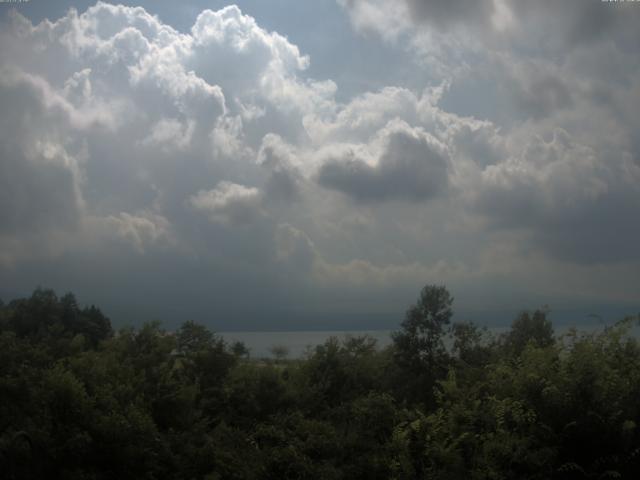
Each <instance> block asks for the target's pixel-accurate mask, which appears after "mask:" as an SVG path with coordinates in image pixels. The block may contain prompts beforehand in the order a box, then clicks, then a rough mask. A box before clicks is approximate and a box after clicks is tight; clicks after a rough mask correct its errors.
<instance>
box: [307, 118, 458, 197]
mask: <svg viewBox="0 0 640 480" xmlns="http://www.w3.org/2000/svg"><path fill="white" fill-rule="evenodd" d="M383 135H384V139H383V140H382V143H383V146H382V149H381V152H380V153H379V156H378V158H377V159H376V160H375V163H373V164H372V165H370V164H369V163H367V161H366V160H363V159H360V158H357V156H355V155H354V154H353V152H351V151H348V150H347V151H346V152H343V156H344V157H346V158H339V159H333V158H331V159H329V160H328V161H327V162H326V163H324V164H323V165H322V166H321V167H320V171H319V172H318V182H319V183H320V184H321V185H322V186H324V187H327V188H331V189H335V190H338V191H341V192H344V193H346V194H347V195H350V196H352V197H354V198H355V199H356V200H359V201H363V202H367V201H384V200H388V199H404V200H409V201H419V200H426V199H429V198H431V197H434V196H436V195H438V194H440V193H442V192H444V191H446V190H447V187H448V183H449V181H448V172H447V170H448V152H447V150H446V148H445V147H444V146H443V145H442V144H440V142H438V141H437V140H436V139H435V138H434V137H433V136H431V135H429V134H427V133H425V132H424V131H420V130H416V129H411V128H410V127H409V126H408V125H406V124H402V123H392V124H390V125H389V126H388V127H386V128H385V129H384V132H383Z"/></svg>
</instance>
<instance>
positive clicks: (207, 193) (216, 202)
mask: <svg viewBox="0 0 640 480" xmlns="http://www.w3.org/2000/svg"><path fill="white" fill-rule="evenodd" d="M190 202H191V205H192V206H193V207H194V208H195V209H197V210H199V211H201V212H204V213H206V214H207V215H208V216H209V218H211V220H213V221H223V222H228V223H230V224H243V223H250V222H251V221H253V220H254V219H255V218H256V217H258V216H259V215H260V192H259V191H258V189H256V188H250V187H245V186H244V185H238V184H236V183H231V182H226V181H224V182H220V183H219V184H218V185H217V186H216V188H214V189H213V190H201V191H200V192H198V193H197V194H196V195H193V196H192V197H191V198H190Z"/></svg>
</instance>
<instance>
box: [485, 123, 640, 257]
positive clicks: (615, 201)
mask: <svg viewBox="0 0 640 480" xmlns="http://www.w3.org/2000/svg"><path fill="white" fill-rule="evenodd" d="M603 155H606V153H605V152H602V151H598V150H596V149H594V148H591V147H588V146H585V145H581V144H579V143H576V142H575V141H574V140H573V139H572V138H571V136H570V135H569V134H568V133H567V132H566V131H564V130H556V131H555V132H554V135H553V138H552V139H551V140H550V141H548V142H547V141H545V140H544V139H542V138H540V137H534V138H533V139H532V140H531V141H530V142H529V143H528V144H527V145H526V146H525V147H524V148H523V149H522V151H521V153H520V155H518V156H516V157H512V158H510V159H509V160H507V161H506V162H503V163H500V164H497V165H492V166H489V167H487V168H486V169H485V170H484V171H483V173H482V183H481V186H480V188H479V190H478V192H477V196H475V197H474V198H473V199H472V202H473V203H474V205H475V208H477V209H478V210H479V211H481V212H482V213H483V214H485V215H486V216H487V217H488V218H489V219H491V221H492V222H495V224H496V225H498V226H500V227H502V228H525V229H529V230H530V231H531V233H532V235H533V241H532V242H531V244H532V245H533V246H536V247H537V248H545V249H548V250H549V251H550V252H551V253H552V254H553V255H555V256H556V257H560V258H563V259H569V260H573V261H578V262H602V261H624V260H630V259H633V260H638V259H639V258H640V257H638V256H637V251H636V249H635V248H634V247H633V246H632V245H631V243H630V242H628V239H630V238H633V237H635V236H637V235H638V233H640V229H639V228H638V226H637V222H634V221H633V220H632V218H633V216H634V213H633V211H634V210H635V207H634V205H637V204H638V202H639V201H640V189H639V188H638V182H639V181H640V166H638V165H637V164H636V163H635V162H634V161H633V160H632V158H631V157H630V155H628V154H622V155H619V156H614V157H608V158H607V157H605V158H602V156H603Z"/></svg>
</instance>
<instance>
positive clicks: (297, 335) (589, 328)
mask: <svg viewBox="0 0 640 480" xmlns="http://www.w3.org/2000/svg"><path fill="white" fill-rule="evenodd" d="M554 328H555V333H556V336H558V335H562V334H563V333H566V332H567V331H568V330H569V328H571V326H569V325H558V326H555V327H554ZM576 328H577V329H578V330H579V331H583V332H594V331H596V330H601V329H603V328H604V325H602V324H590V325H580V326H577V327H576ZM488 330H489V332H491V333H492V334H496V335H498V334H500V333H503V332H506V331H507V330H509V327H490V328H489V329H488ZM638 330H639V329H638V327H637V326H636V327H635V328H634V329H633V333H634V334H635V335H638V334H639V333H640V332H639V331H638ZM393 331H394V330H355V331H342V330H327V331H289V332H219V335H222V336H223V337H224V339H225V340H226V341H227V342H229V343H230V342H233V341H241V342H243V343H244V344H245V345H246V346H247V348H249V351H250V354H251V357H252V358H266V357H273V354H272V353H271V351H270V349H271V348H272V347H274V346H283V347H286V348H287V349H288V350H289V355H288V357H289V358H300V357H302V356H303V355H304V353H305V351H307V349H309V348H313V347H315V346H316V345H321V344H323V343H324V342H325V341H326V340H327V339H328V338H329V337H338V338H339V339H340V340H342V339H343V338H344V337H346V336H347V335H352V336H363V335H369V336H371V337H373V338H375V339H376V341H377V346H378V348H384V347H386V346H387V345H389V344H390V343H391V332H393Z"/></svg>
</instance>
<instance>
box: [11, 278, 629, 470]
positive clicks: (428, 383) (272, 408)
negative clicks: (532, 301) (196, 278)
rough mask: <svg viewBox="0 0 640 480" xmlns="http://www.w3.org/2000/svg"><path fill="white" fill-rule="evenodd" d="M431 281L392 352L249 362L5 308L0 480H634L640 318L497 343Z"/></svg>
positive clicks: (92, 320)
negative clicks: (462, 318)
mask: <svg viewBox="0 0 640 480" xmlns="http://www.w3.org/2000/svg"><path fill="white" fill-rule="evenodd" d="M452 306H453V298H452V297H451V295H450V294H449V292H448V291H447V289H446V288H445V287H443V286H434V285H428V286H426V287H425V288H424V289H422V291H421V292H420V295H419V297H418V300H417V302H416V304H415V305H413V306H411V307H410V308H409V309H408V311H407V313H406V317H405V319H404V321H403V322H402V323H401V325H400V330H399V331H398V332H396V333H395V334H394V335H393V342H392V344H391V345H390V346H389V347H387V348H385V349H380V348H377V346H376V342H375V340H374V339H373V338H371V337H367V336H363V337H345V338H343V339H339V338H335V337H333V338H330V339H328V340H327V341H326V342H325V343H323V344H321V345H318V346H316V347H315V348H313V349H312V350H310V351H309V353H308V354H307V355H306V356H305V357H304V358H285V357H286V356H285V355H276V356H277V358H276V359H275V360H274V359H270V358H265V359H257V358H251V357H250V355H249V352H248V350H247V348H246V347H245V346H244V345H242V344H238V343H235V344H232V345H229V344H227V342H226V341H225V340H224V338H222V337H220V336H219V335H217V334H215V333H214V332H212V331H210V330H209V329H208V328H207V327H205V326H204V325H202V324H199V323H197V322H192V321H189V322H185V323H184V324H183V325H182V326H181V327H180V328H179V329H178V330H177V331H175V332H170V331H166V330H164V329H163V328H162V326H161V325H160V324H159V323H157V322H156V323H147V324H144V325H142V326H141V327H138V328H133V327H127V328H122V329H120V330H118V331H117V332H113V331H112V329H111V325H110V322H109V320H108V318H106V317H105V316H104V315H103V314H102V313H101V312H100V310H99V309H98V308H96V307H93V306H90V307H81V306H80V305H79V304H78V302H77V301H76V299H75V297H74V296H73V295H71V294H67V295H64V296H62V297H58V296H57V295H56V294H55V293H54V292H52V291H50V290H44V289H38V290H36V291H35V292H34V293H33V295H31V296H30V297H29V298H23V299H17V300H13V301H10V302H8V303H6V304H0V399H1V400H2V401H0V472H2V478H7V479H31V478H47V479H92V480H95V479H110V478H118V479H139V478H147V479H175V478H180V479H182V478H184V479H208V480H211V479H278V480H280V479H457V478H461V479H462V478H464V479H467V478H469V479H505V480H506V479H512V478H522V479H548V478H559V479H583V478H585V479H587V478H623V479H635V478H637V477H638V472H640V429H639V428H638V425H640V403H639V402H638V398H640V342H639V341H638V338H637V336H636V335H635V333H634V331H633V329H634V328H635V327H636V326H637V324H638V321H639V319H638V318H637V317H628V318H626V319H624V320H621V321H620V322H618V323H617V324H615V325H612V326H609V327H606V328H603V329H601V330H600V331H595V332H591V333H584V332H578V331H575V330H573V331H570V332H569V333H568V334H565V335H563V336H560V337H557V336H555V334H554V331H553V325H552V323H551V322H550V320H549V311H548V310H547V309H539V310H535V311H533V312H532V313H531V312H522V313H521V314H519V315H518V316H517V317H516V318H515V319H514V322H513V325H512V327H511V329H510V330H509V331H507V332H506V333H504V334H502V335H492V334H491V333H490V332H488V331H487V330H486V329H483V328H480V327H479V326H477V325H475V324H473V323H471V322H464V323H452V322H451V320H452Z"/></svg>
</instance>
